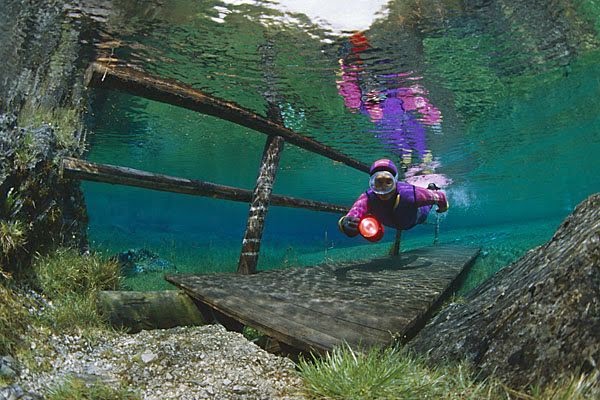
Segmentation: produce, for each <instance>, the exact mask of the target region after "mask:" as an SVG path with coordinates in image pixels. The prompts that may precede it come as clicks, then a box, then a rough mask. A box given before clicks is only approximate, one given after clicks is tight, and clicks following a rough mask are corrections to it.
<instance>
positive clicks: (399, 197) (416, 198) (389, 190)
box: [338, 159, 449, 241]
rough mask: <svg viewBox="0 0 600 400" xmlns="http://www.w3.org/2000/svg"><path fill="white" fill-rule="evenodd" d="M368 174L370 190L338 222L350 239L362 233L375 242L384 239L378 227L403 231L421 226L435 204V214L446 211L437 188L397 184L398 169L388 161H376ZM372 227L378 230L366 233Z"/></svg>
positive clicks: (442, 194)
mask: <svg viewBox="0 0 600 400" xmlns="http://www.w3.org/2000/svg"><path fill="white" fill-rule="evenodd" d="M369 174H370V176H371V177H370V179H369V189H368V190H367V191H366V192H364V193H362V194H361V195H360V197H359V198H358V199H357V200H356V201H355V202H354V205H353V206H352V208H351V209H350V211H349V212H348V214H346V215H344V216H343V217H342V218H340V220H339V222H338V226H339V228H340V230H341V231H342V232H343V233H345V234H346V235H347V236H349V237H354V236H356V235H358V234H359V233H361V234H362V235H363V236H364V237H365V238H366V239H368V240H370V241H377V240H379V239H381V237H382V236H383V227H381V224H383V225H386V226H389V227H392V228H396V229H399V230H406V229H410V228H412V227H414V226H415V225H418V224H422V223H424V222H425V220H426V219H427V215H428V214H429V212H430V211H431V208H432V207H433V206H434V205H436V206H437V210H436V211H437V212H438V213H442V212H445V211H447V210H448V207H449V204H448V200H447V199H446V194H445V193H444V192H442V191H440V188H439V187H437V186H436V185H435V184H434V183H430V184H429V186H428V187H427V189H425V188H422V187H418V186H414V185H411V184H409V183H406V182H399V181H398V168H396V165H395V164H394V163H393V162H392V161H391V160H388V159H381V160H377V161H375V162H374V163H373V165H371V168H370V170H369ZM363 228H364V229H363ZM372 228H375V230H377V229H379V231H375V232H372V233H368V232H369V230H371V231H372Z"/></svg>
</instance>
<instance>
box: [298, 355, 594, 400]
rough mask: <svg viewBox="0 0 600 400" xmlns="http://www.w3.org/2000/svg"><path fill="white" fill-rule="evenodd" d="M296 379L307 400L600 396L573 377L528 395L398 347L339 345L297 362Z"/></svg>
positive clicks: (586, 380)
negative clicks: (363, 348)
mask: <svg viewBox="0 0 600 400" xmlns="http://www.w3.org/2000/svg"><path fill="white" fill-rule="evenodd" d="M298 367H299V371H300V375H301V376H302V378H303V380H304V390H305V393H306V394H307V396H308V397H309V398H310V399H336V400H338V399H339V400H342V399H356V400H359V399H361V400H378V399H382V400H383V399H389V400H392V399H452V400H454V399H456V400H459V399H460V400H467V399H469V400H484V399H488V400H495V399H498V400H500V399H519V400H549V399H553V400H567V399H570V400H583V399H595V398H598V396H599V395H600V387H598V385H597V379H598V376H593V375H591V376H574V377H572V378H568V379H565V380H563V381H561V382H559V383H557V384H555V385H551V386H550V387H546V388H544V389H540V388H537V387H534V388H531V389H530V390H529V391H517V390H513V389H511V388H509V387H507V386H505V385H504V384H502V383H501V382H499V381H497V380H495V379H493V378H491V379H489V378H488V379H484V380H481V379H478V378H477V376H476V375H475V373H474V372H473V371H472V370H470V369H469V367H468V366H467V365H464V364H447V365H441V366H429V365H428V364H427V363H426V361H425V360H424V359H421V358H419V357H418V356H415V355H413V354H410V353H409V352H407V351H406V350H404V349H401V348H397V347H389V348H383V349H380V348H379V349H378V348H372V349H370V350H367V351H365V352H359V351H355V350H352V349H351V348H350V347H349V346H340V347H337V348H335V349H334V350H333V351H332V352H331V353H329V354H327V355H326V356H325V357H323V358H319V359H317V358H313V359H310V358H309V359H300V361H299V366H298Z"/></svg>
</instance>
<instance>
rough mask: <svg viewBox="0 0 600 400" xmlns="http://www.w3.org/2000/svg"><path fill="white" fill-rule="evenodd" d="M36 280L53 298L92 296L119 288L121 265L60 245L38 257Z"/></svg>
mask: <svg viewBox="0 0 600 400" xmlns="http://www.w3.org/2000/svg"><path fill="white" fill-rule="evenodd" d="M33 271H34V274H35V281H36V283H37V284H38V285H39V287H40V288H41V289H42V291H43V292H44V294H46V295H47V296H48V297H50V298H51V299H59V298H64V297H65V296H70V295H72V294H80V295H86V296H87V295H90V294H93V293H97V292H98V291H100V290H115V289H117V288H118V287H119V282H120V271H119V265H118V264H117V263H116V262H115V261H112V260H107V259H103V258H102V257H100V256H98V255H96V254H89V255H81V254H79V253H78V252H77V251H76V250H73V249H65V248H61V249H58V250H56V251H55V252H54V253H52V254H50V255H48V256H43V257H37V258H36V259H35V261H34V263H33Z"/></svg>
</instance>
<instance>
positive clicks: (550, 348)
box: [408, 194, 600, 388]
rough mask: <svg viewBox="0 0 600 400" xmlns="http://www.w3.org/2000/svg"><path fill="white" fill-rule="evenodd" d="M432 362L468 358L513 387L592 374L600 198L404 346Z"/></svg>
mask: <svg viewBox="0 0 600 400" xmlns="http://www.w3.org/2000/svg"><path fill="white" fill-rule="evenodd" d="M408 346H409V347H410V348H412V349H413V350H414V351H416V352H418V353H421V354H426V355H428V357H429V358H430V359H431V360H432V361H434V362H440V361H442V360H454V361H458V360H467V361H468V362H470V363H471V364H472V365H473V366H474V367H475V369H476V370H478V371H479V372H480V373H481V374H482V376H487V375H490V374H492V373H494V374H495V375H496V376H497V377H499V378H501V379H502V380H503V381H504V382H505V383H507V384H508V385H510V386H512V387H515V388H517V387H526V386H527V385H530V384H539V385H541V386H544V385H547V384H550V383H552V382H553V381H555V380H557V379H558V378H561V377H566V376H569V375H571V374H579V373H592V372H595V371H598V370H599V368H598V364H599V362H600V194H595V195H592V196H590V197H589V198H588V199H587V200H585V201H583V202H582V203H581V204H580V205H578V206H577V208H576V209H575V211H574V212H573V214H571V215H570V216H569V217H568V218H567V219H566V220H565V221H564V222H563V223H562V224H561V226H560V227H559V229H558V230H557V232H556V233H555V234H554V236H553V237H552V239H551V240H550V241H549V242H548V243H546V244H545V245H543V246H540V247H539V248H536V249H534V250H531V251H529V252H528V253H527V254H526V255H525V256H523V257H522V258H521V259H520V260H518V261H517V262H515V263H513V264H511V265H509V266H507V267H505V268H504V269H502V270H500V271H499V272H498V273H497V274H496V275H495V276H493V277H492V278H491V279H490V280H488V281H487V282H485V283H484V284H482V285H481V286H480V287H479V288H477V289H476V290H475V291H474V292H472V293H471V294H469V295H468V296H467V298H466V301H465V302H464V304H452V305H450V306H448V307H447V308H446V309H445V310H443V311H442V312H441V313H440V314H438V315H437V317H436V318H435V319H434V320H432V321H431V322H430V323H429V324H428V325H427V326H426V327H425V328H424V329H423V330H422V331H421V332H420V333H419V334H418V335H417V336H416V337H415V338H414V339H413V340H412V341H411V342H410V343H409V344H408Z"/></svg>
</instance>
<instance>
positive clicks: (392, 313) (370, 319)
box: [167, 246, 479, 350]
mask: <svg viewBox="0 0 600 400" xmlns="http://www.w3.org/2000/svg"><path fill="white" fill-rule="evenodd" d="M478 251H479V249H476V248H463V247H456V246H434V247H429V248H425V249H419V250H413V251H409V252H405V253H401V254H400V255H399V256H397V257H385V258H381V259H375V260H371V261H369V262H363V263H347V264H344V265H321V266H318V267H313V268H293V269H286V270H276V271H265V272H260V273H258V274H254V275H250V276H239V275H232V274H215V275H191V276H185V275H171V276H167V280H168V281H169V282H171V283H173V284H175V285H176V286H179V287H181V288H183V289H184V290H185V291H186V292H187V293H189V294H190V295H191V296H193V297H195V298H197V299H199V300H200V301H201V302H204V303H206V304H208V305H209V306H212V307H215V308H216V309H218V310H219V311H221V312H223V313H224V314H226V315H229V316H232V317H233V318H235V319H238V320H239V321H241V322H242V323H244V324H248V325H250V326H255V327H258V328H259V329H262V330H264V331H265V332H266V333H267V334H268V335H270V336H273V337H274V338H276V339H277V340H280V341H282V342H284V343H287V344H289V345H291V346H294V347H299V348H301V349H306V348H309V347H310V348H315V349H325V350H327V349H330V347H329V348H327V346H329V345H330V344H331V343H333V342H335V343H338V344H339V343H341V342H342V341H347V342H348V343H350V344H351V345H357V343H359V342H361V341H362V342H363V344H366V345H371V344H386V343H389V342H390V341H391V339H392V337H396V338H398V339H399V340H407V339H408V338H410V337H412V336H413V335H414V334H415V333H416V332H417V331H418V329H420V327H421V326H422V325H423V324H424V323H425V322H426V320H427V318H428V317H429V316H430V315H431V313H432V312H433V311H434V310H435V308H436V307H437V306H439V305H440V304H441V302H442V301H444V300H445V299H446V298H447V297H448V296H449V295H450V293H451V292H452V290H453V289H454V285H455V284H456V283H457V281H458V280H460V279H461V277H462V275H463V274H464V273H465V272H466V271H467V270H468V267H469V266H470V265H471V263H472V262H473V260H474V259H475V257H476V256H477V254H478ZM288 321H292V322H293V324H291V325H290V322H288ZM301 326H305V327H306V328H309V331H306V330H304V331H302V330H301V328H300V327H301ZM299 329H300V330H299ZM296 331H298V332H303V333H302V334H301V336H302V338H300V337H298V336H297V335H296V333H295V332H296ZM307 335H308V336H307ZM310 335H315V337H314V338H313V337H312V336H310ZM322 335H325V338H323V337H322ZM331 338H334V339H335V340H334V339H331ZM308 341H310V344H308ZM292 342H293V343H292ZM298 342H302V343H304V344H303V345H302V343H300V344H299V343H298ZM302 346H304V347H302Z"/></svg>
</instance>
